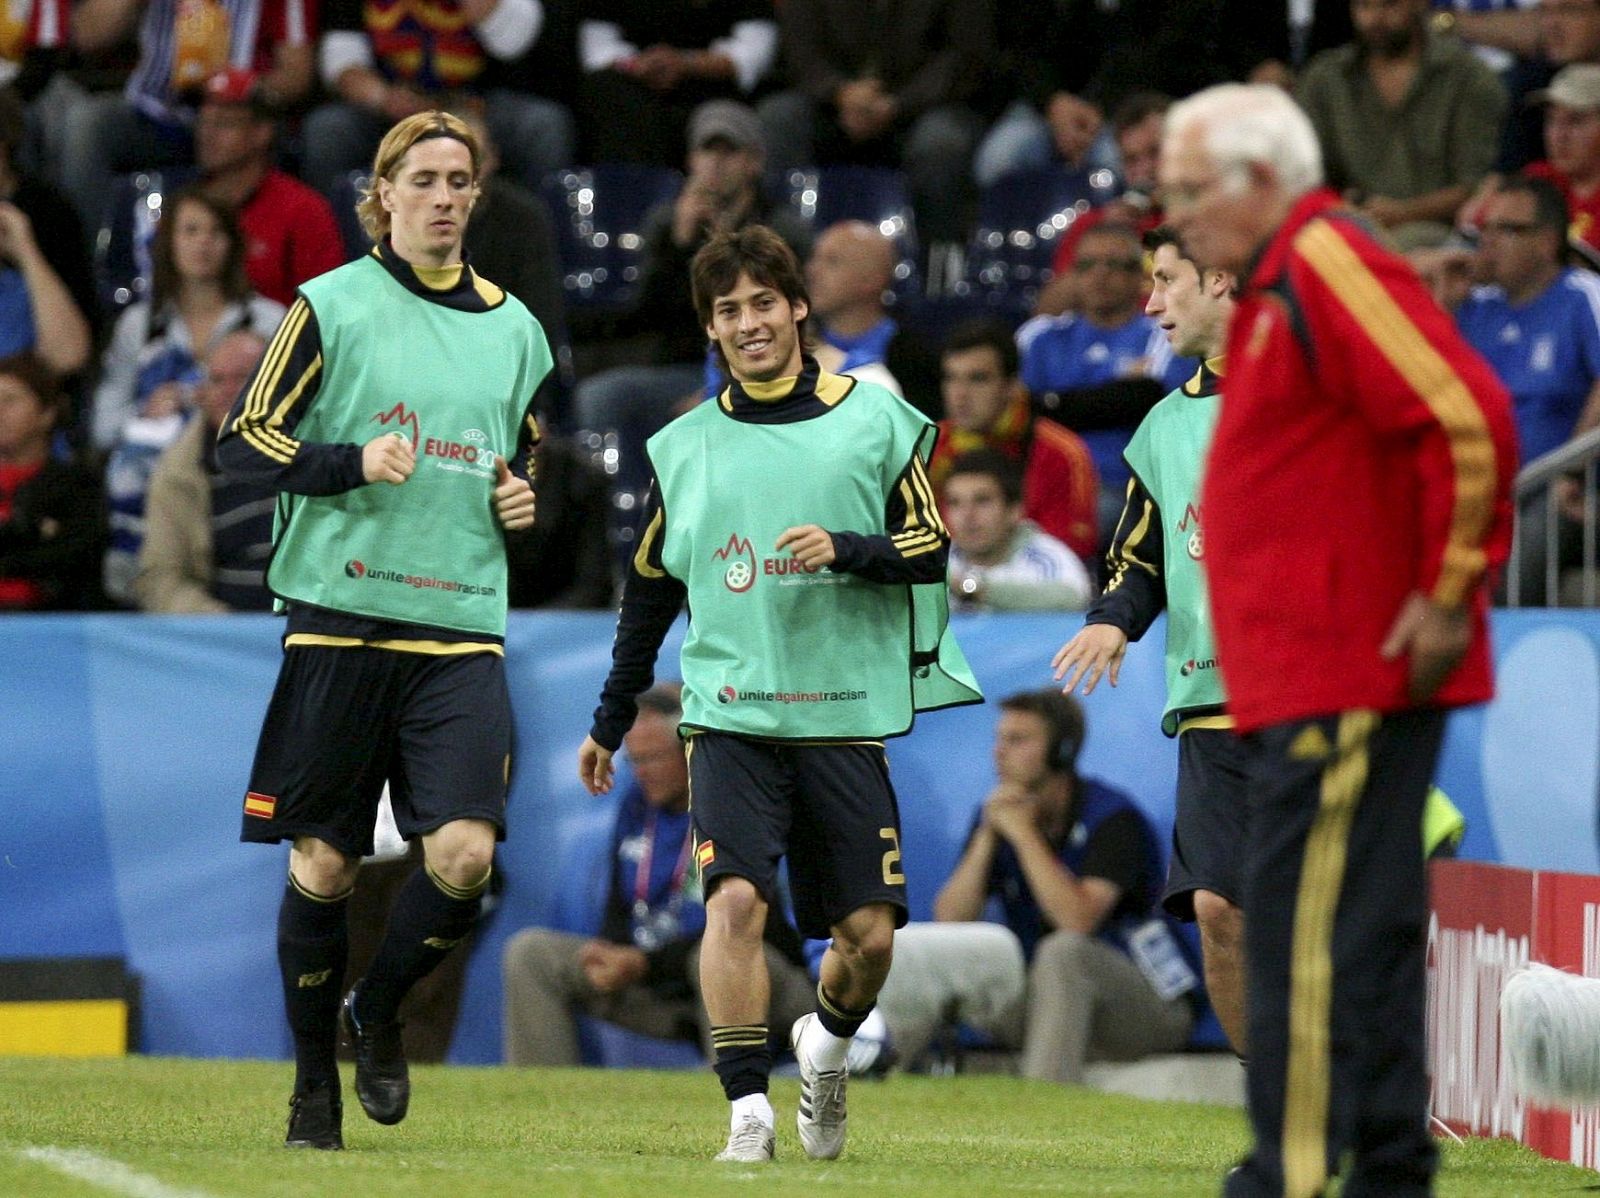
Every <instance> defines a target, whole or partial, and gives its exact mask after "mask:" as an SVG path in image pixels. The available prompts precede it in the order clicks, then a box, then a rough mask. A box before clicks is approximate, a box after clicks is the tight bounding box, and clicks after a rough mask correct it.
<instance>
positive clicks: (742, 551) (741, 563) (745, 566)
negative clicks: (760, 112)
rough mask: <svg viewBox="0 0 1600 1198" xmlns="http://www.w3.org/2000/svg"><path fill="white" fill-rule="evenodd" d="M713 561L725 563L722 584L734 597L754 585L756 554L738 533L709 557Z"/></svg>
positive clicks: (746, 540)
mask: <svg viewBox="0 0 1600 1198" xmlns="http://www.w3.org/2000/svg"><path fill="white" fill-rule="evenodd" d="M711 557H712V559H713V560H714V561H719V562H726V563H727V569H726V570H725V571H724V572H723V575H722V583H723V585H724V586H726V587H727V588H728V589H729V590H730V591H732V592H733V593H734V594H736V595H742V594H744V592H745V591H748V590H749V589H750V588H751V587H753V586H754V585H755V583H756V554H755V550H754V549H752V548H751V547H750V542H749V540H748V539H747V538H745V537H741V536H740V535H739V534H738V533H731V534H729V536H728V543H727V544H726V545H724V546H723V547H722V548H721V549H718V550H717V551H716V552H715V553H713V554H712V555H711Z"/></svg>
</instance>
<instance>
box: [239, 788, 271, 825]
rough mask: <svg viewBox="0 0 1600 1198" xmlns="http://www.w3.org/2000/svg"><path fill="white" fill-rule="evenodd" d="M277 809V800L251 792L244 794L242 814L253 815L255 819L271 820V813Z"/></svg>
mask: <svg viewBox="0 0 1600 1198" xmlns="http://www.w3.org/2000/svg"><path fill="white" fill-rule="evenodd" d="M277 809H278V800H277V799H276V798H275V797H274V796H272V795H263V794H257V793H256V792H255V791H253V790H249V791H246V792H245V796H244V813H245V814H246V815H253V816H255V817H256V818H257V819H271V818H272V813H273V812H274V811H276V810H277Z"/></svg>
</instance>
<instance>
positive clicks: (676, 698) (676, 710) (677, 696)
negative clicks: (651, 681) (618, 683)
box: [634, 682, 683, 721]
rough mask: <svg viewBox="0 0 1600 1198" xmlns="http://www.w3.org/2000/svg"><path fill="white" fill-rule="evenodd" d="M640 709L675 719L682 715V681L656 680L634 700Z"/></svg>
mask: <svg viewBox="0 0 1600 1198" xmlns="http://www.w3.org/2000/svg"><path fill="white" fill-rule="evenodd" d="M634 702H636V703H637V704H638V705H639V710H640V711H650V712H654V713H655V714H656V715H658V716H661V717H663V718H665V719H669V720H673V721H677V720H678V719H680V718H681V717H682V716H683V683H681V682H658V683H656V684H655V685H654V686H652V687H651V688H650V689H649V690H647V691H645V692H644V694H642V695H640V696H639V697H638V698H637V699H635V700H634Z"/></svg>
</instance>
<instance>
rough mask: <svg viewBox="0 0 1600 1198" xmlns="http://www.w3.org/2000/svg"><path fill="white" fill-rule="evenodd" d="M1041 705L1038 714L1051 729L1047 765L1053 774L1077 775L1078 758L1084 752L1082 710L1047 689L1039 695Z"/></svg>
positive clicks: (1074, 703)
mask: <svg viewBox="0 0 1600 1198" xmlns="http://www.w3.org/2000/svg"><path fill="white" fill-rule="evenodd" d="M1039 705H1040V712H1039V714H1040V715H1042V716H1043V717H1044V721H1045V723H1046V724H1048V725H1049V726H1050V747H1049V749H1048V750H1047V751H1046V754H1045V760H1046V762H1047V763H1048V765H1049V767H1050V768H1051V769H1052V770H1055V771H1058V772H1060V773H1063V774H1071V773H1074V772H1075V771H1076V769H1077V765H1078V754H1079V753H1080V752H1081V751H1082V750H1083V736H1084V722H1083V708H1081V707H1079V706H1078V701H1077V700H1076V699H1074V698H1072V697H1071V696H1070V695H1063V694H1062V693H1061V692H1060V691H1057V690H1051V689H1048V688H1047V689H1045V690H1042V691H1040V692H1039Z"/></svg>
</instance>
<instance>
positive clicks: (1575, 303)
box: [1456, 177, 1600, 464]
mask: <svg viewBox="0 0 1600 1198" xmlns="http://www.w3.org/2000/svg"><path fill="white" fill-rule="evenodd" d="M1484 212H1485V218H1484V222H1483V242H1482V249H1481V250H1480V253H1479V257H1480V263H1481V267H1482V270H1481V276H1482V278H1483V279H1484V280H1485V281H1486V283H1487V286H1483V287H1478V288H1476V289H1474V291H1473V292H1472V294H1471V295H1470V296H1469V297H1468V298H1467V300H1466V302H1465V303H1463V304H1462V305H1461V307H1460V308H1459V309H1458V310H1457V312H1456V322H1457V323H1458V324H1459V325H1460V326H1461V331H1462V333H1463V335H1464V336H1465V337H1466V339H1467V340H1468V341H1469V342H1470V343H1471V344H1472V347H1473V348H1474V349H1476V350H1477V351H1478V352H1479V353H1480V354H1482V355H1483V356H1484V357H1485V358H1487V359H1488V361H1489V364H1490V365H1491V366H1493V367H1494V369H1495V373H1496V374H1498V375H1499V376H1500V381H1501V382H1503V383H1505V385H1506V389H1507V390H1509V391H1510V392H1511V398H1512V402H1513V404H1514V405H1515V410H1516V418H1517V438H1518V441H1519V442H1520V445H1521V450H1522V462H1523V464H1526V463H1528V462H1530V461H1532V460H1533V459H1534V458H1537V457H1539V456H1540V455H1541V454H1545V453H1548V452H1549V451H1550V450H1552V449H1556V448H1558V447H1559V446H1561V445H1563V444H1565V443H1566V442H1567V441H1568V440H1570V439H1571V438H1572V437H1573V435H1574V434H1575V433H1579V432H1582V431H1584V430H1585V429H1587V428H1589V427H1590V426H1591V425H1593V424H1594V423H1595V422H1596V421H1597V420H1600V387H1597V385H1596V384H1597V382H1600V278H1596V277H1595V275H1593V274H1592V273H1590V272H1589V271H1584V270H1576V269H1573V268H1570V267H1563V265H1562V261H1563V256H1564V252H1565V249H1566V235H1567V206H1566V203H1565V201H1564V200H1563V199H1562V197H1561V193H1560V191H1558V190H1557V189H1556V187H1555V185H1554V184H1552V183H1550V182H1549V181H1548V180H1545V179H1527V178H1520V177H1517V178H1511V179H1507V180H1505V181H1504V182H1502V183H1501V185H1500V188H1499V190H1498V191H1497V192H1496V193H1495V194H1494V195H1493V196H1492V197H1490V199H1489V201H1488V203H1487V205H1486V206H1485V210H1484Z"/></svg>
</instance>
